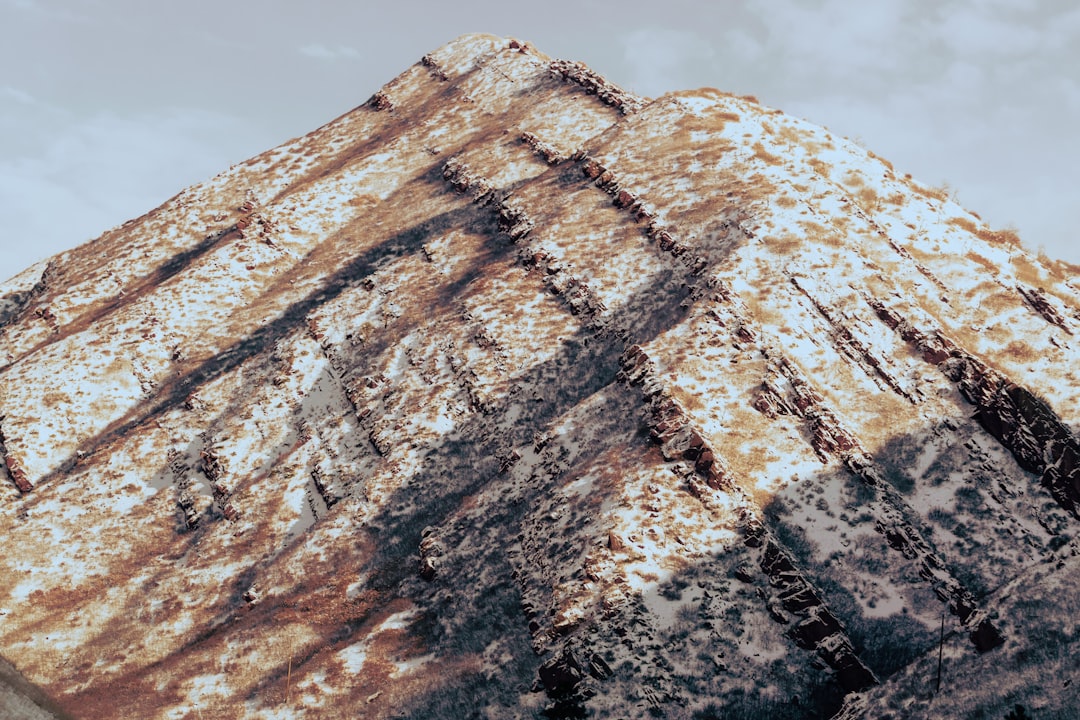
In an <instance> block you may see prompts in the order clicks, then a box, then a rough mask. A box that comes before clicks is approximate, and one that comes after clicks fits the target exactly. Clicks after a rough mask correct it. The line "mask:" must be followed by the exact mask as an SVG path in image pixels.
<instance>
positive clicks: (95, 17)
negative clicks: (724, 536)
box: [0, 0, 1080, 279]
mask: <svg viewBox="0 0 1080 720" xmlns="http://www.w3.org/2000/svg"><path fill="white" fill-rule="evenodd" d="M468 32H488V33H492V34H495V35H501V36H509V37H517V38H520V39H522V40H526V41H529V42H531V43H532V44H533V45H535V46H536V47H537V48H538V49H540V50H542V51H543V52H545V53H547V54H549V55H552V56H555V57H561V58H566V59H570V60H582V61H584V62H586V63H587V64H588V65H589V66H590V67H592V68H593V69H594V70H596V71H597V72H599V73H601V74H602V75H604V76H605V77H607V78H608V79H609V80H611V81H613V82H615V83H617V84H620V85H622V86H624V87H626V88H627V89H630V90H633V91H635V92H637V93H639V94H643V95H647V96H652V97H655V96H657V95H660V94H662V93H664V92H666V91H673V90H681V89H692V88H698V87H715V88H719V89H721V90H725V91H729V92H733V93H736V94H752V95H755V96H756V97H757V98H758V99H759V100H760V101H761V102H762V103H764V104H766V105H770V106H772V107H776V108H779V109H781V110H784V111H785V112H787V113H789V114H792V115H796V116H799V117H803V118H806V119H808V120H810V121H812V122H815V123H817V124H820V125H824V126H826V127H828V128H829V129H830V130H832V131H834V132H836V133H839V134H841V135H844V136H847V137H849V138H851V139H853V140H855V141H857V142H859V143H860V144H861V145H863V146H864V147H866V148H867V149H870V150H872V151H874V152H875V153H876V154H878V155H880V156H882V157H884V158H887V159H888V160H890V161H891V162H892V163H893V164H894V165H895V166H896V169H897V170H898V171H899V172H909V173H911V174H912V175H914V176H915V178H916V179H918V180H920V181H922V182H924V183H927V184H930V185H934V186H941V185H948V187H949V188H951V189H952V191H953V193H954V197H955V198H956V199H957V200H958V201H959V202H960V203H961V204H963V205H964V206H965V207H967V208H968V209H970V210H974V211H975V212H977V213H979V214H980V215H981V216H982V217H983V219H984V220H986V221H987V222H988V223H989V224H990V225H991V226H993V227H995V228H1001V227H1011V228H1014V229H1016V230H1018V232H1019V234H1020V237H1021V238H1022V239H1023V240H1024V242H1025V243H1026V244H1027V245H1028V246H1029V247H1031V248H1032V249H1035V250H1045V252H1046V253H1047V254H1049V255H1051V256H1053V257H1058V258H1062V259H1066V260H1069V261H1070V262H1073V263H1080V230H1078V229H1077V228H1080V183H1078V182H1077V172H1078V170H1077V169H1078V168H1080V132H1078V130H1077V128H1080V3H1076V2H1075V0H954V1H950V0H874V2H866V1H865V0H861V1H860V0H741V1H735V0H730V1H729V0H712V2H702V1H700V0H696V1H688V0H660V1H656V0H654V1H653V2H643V1H640V0H623V1H622V2H611V1H610V0H606V1H603V2H600V1H594V0H570V1H564V0H534V1H533V2H529V3H514V2H509V1H508V0H502V1H501V2H489V1H480V0H454V1H453V2H451V1H448V0H444V1H443V2H438V3H435V2H427V1H425V2H415V1H414V2H388V1H386V0H380V2H367V1H366V0H351V1H349V0H337V1H331V0H306V1H304V2H300V1H298V0H288V1H287V0H263V1H262V2H259V3H255V2H251V0H185V2H182V3H150V2H145V0H0V279H3V278H7V277H9V276H11V275H14V274H15V273H17V272H19V271H20V270H21V269H23V268H24V267H26V266H28V265H30V264H31V263H33V262H36V261H37V260H40V259H42V258H45V257H47V256H49V255H52V254H54V253H56V252H59V251H61V250H64V249H67V248H69V247H73V246H75V245H78V244H81V243H83V242H85V241H87V240H90V239H92V238H94V237H96V236H97V235H99V234H101V233H102V232H104V231H105V230H107V229H108V228H110V227H113V226H115V225H119V224H120V223H122V222H124V221H125V220H127V219H130V218H133V217H137V216H139V215H141V214H143V213H144V212H146V211H148V210H150V209H152V208H154V207H156V206H157V205H159V204H161V203H162V202H163V201H165V200H167V199H168V198H169V197H171V196H172V195H174V194H176V193H177V192H179V191H180V190H181V189H183V188H184V187H187V186H188V185H191V184H193V183H196V182H199V181H201V180H205V179H207V178H209V177H211V176H213V175H215V174H216V173H218V172H220V171H221V170H224V169H225V168H227V167H228V166H229V165H231V164H233V163H236V162H239V161H241V160H244V159H246V158H248V157H251V156H253V155H256V154H258V153H259V152H262V151H263V150H266V149H269V148H271V147H274V146H276V145H278V144H280V143H282V142H284V141H286V140H289V139H291V138H293V137H296V136H299V135H303V134H305V133H307V132H309V131H311V130H314V129H315V128H317V127H319V126H320V125H322V124H324V123H326V122H328V121H329V120H331V119H333V118H334V117H336V116H338V115H340V114H342V113H344V112H346V111H348V110H350V109H352V108H354V107H356V106H357V105H360V104H361V103H363V102H364V101H365V100H367V98H368V97H370V96H371V94H372V93H373V92H374V91H375V90H377V89H378V88H379V87H380V86H381V85H383V84H384V83H386V82H388V81H389V80H391V79H392V78H393V77H394V76H395V75H397V74H398V73H400V72H401V71H403V70H404V69H405V68H407V67H408V66H410V65H411V64H413V63H415V62H416V61H417V60H419V59H420V57H421V56H422V55H424V54H425V53H426V52H429V51H431V50H433V49H435V48H437V47H439V46H440V45H442V44H444V43H446V42H447V41H449V40H451V39H453V38H454V37H456V36H458V35H461V34H463V33H468Z"/></svg>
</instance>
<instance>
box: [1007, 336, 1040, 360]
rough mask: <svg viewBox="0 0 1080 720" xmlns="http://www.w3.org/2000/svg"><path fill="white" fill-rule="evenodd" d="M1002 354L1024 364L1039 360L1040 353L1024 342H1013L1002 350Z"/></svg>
mask: <svg viewBox="0 0 1080 720" xmlns="http://www.w3.org/2000/svg"><path fill="white" fill-rule="evenodd" d="M1001 353H1002V355H1004V356H1005V357H1007V358H1009V359H1011V360H1015V361H1016V362H1022V363H1033V362H1036V361H1038V359H1039V353H1038V352H1037V351H1036V350H1035V349H1034V348H1032V347H1031V346H1030V345H1028V344H1027V343H1026V342H1024V341H1022V340H1013V341H1012V342H1011V343H1009V344H1008V345H1006V346H1005V347H1004V348H1002V351H1001Z"/></svg>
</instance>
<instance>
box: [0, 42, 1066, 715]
mask: <svg viewBox="0 0 1080 720" xmlns="http://www.w3.org/2000/svg"><path fill="white" fill-rule="evenodd" d="M1078 270H1080V268H1077V267H1075V266H1070V265H1067V264H1065V263H1062V262H1057V261H1053V260H1051V259H1049V258H1045V257H1035V256H1033V255H1032V254H1031V253H1030V252H1028V251H1027V250H1026V249H1025V248H1024V247H1022V246H1021V245H1019V244H1018V242H1017V241H1016V238H1015V236H1013V235H1011V234H1009V233H1007V232H995V231H992V230H990V229H988V228H986V227H985V226H984V225H983V224H982V222H981V221H980V220H979V219H978V217H977V216H975V215H973V214H972V213H970V212H968V211H966V210H964V209H963V208H961V207H959V206H958V205H956V204H955V203H954V202H953V201H952V200H951V199H950V198H949V197H948V196H947V195H945V194H944V193H942V192H940V191H937V190H934V189H932V188H927V187H925V186H923V185H920V184H919V183H917V182H916V181H914V180H912V179H911V178H910V177H908V176H905V175H902V174H899V173H897V172H896V171H895V170H894V169H893V167H892V166H891V165H890V164H889V163H888V162H886V161H884V160H882V159H880V158H878V157H876V156H875V155H873V154H872V153H869V152H867V151H865V150H864V149H862V148H860V147H858V146H857V145H854V144H853V143H851V142H849V141H847V140H845V139H843V138H839V137H836V136H834V135H832V134H831V133H829V132H828V131H826V130H824V129H822V128H820V127H816V126H814V125H811V124H809V123H807V122H804V121H802V120H798V119H795V118H792V117H789V116H787V115H785V114H783V113H782V112H780V111H777V110H773V109H770V108H767V107H763V106H762V105H760V104H758V103H757V102H756V101H755V100H753V99H752V98H740V97H735V96H732V95H729V94H726V93H722V92H718V91H715V90H697V91H691V92H677V93H672V94H668V95H664V96H663V97H660V98H657V99H653V100H650V99H647V98H641V97H637V96H635V95H634V94H632V93H630V92H627V91H625V90H623V89H621V88H619V87H617V86H615V85H613V84H612V83H610V82H608V81H607V80H605V79H604V78H603V77H601V76H600V75H599V74H597V73H595V72H594V71H592V70H590V69H589V68H587V67H585V66H584V65H582V64H580V63H571V62H566V61H562V60H553V59H551V58H549V57H547V56H545V55H544V54H543V53H541V52H539V51H538V50H536V49H535V48H533V47H532V46H530V45H529V44H528V43H523V42H520V41H516V40H506V39H500V38H495V37H491V36H481V35H476V36H466V37H462V38H459V39H458V40H455V41H453V42H451V43H450V44H448V45H446V46H444V47H443V48H440V49H439V50H437V51H435V52H432V53H430V54H428V55H425V56H424V57H423V58H422V59H421V60H420V61H419V62H417V63H416V64H415V65H414V66H413V67H411V68H409V69H408V70H406V71H405V72H404V73H402V74H401V75H400V76H398V77H397V78H396V79H394V80H393V81H392V82H390V83H389V84H387V85H386V86H385V87H383V88H382V89H381V90H380V91H379V92H377V93H376V94H375V95H374V96H373V97H372V98H371V99H370V100H369V101H367V102H365V103H364V104H363V105H361V106H360V107H358V108H356V109H355V110H353V111H351V112H349V113H347V114H345V115H343V116H342V117H340V118H338V119H337V120H334V121H333V122H331V123H329V124H328V125H326V126H324V127H323V128H320V129H319V130H316V131H315V132H313V133H311V134H309V135H307V136H305V137H302V138H299V139H297V140H294V141H292V142H289V143H287V144H285V145H283V146H281V147H279V148H276V149H273V150H270V151H268V152H266V153H264V154H262V155H260V156H258V157H256V158H253V159H252V160H250V161H248V162H245V163H242V164H239V165H236V166H234V167H232V168H230V169H229V170H227V171H225V172H223V173H222V174H220V175H218V176H217V177H215V178H213V179H211V180H209V181H207V182H205V183H203V184H200V185H196V186H194V187H191V188H189V189H187V190H185V191H183V192H181V193H180V194H179V195H177V196H176V197H174V198H172V199H171V200H169V201H168V202H166V203H165V204H164V205H162V206H161V207H159V208H157V209H155V210H153V211H151V212H149V213H147V214H146V215H144V216H142V217H140V218H137V219H135V220H132V221H129V222H128V223H125V224H124V225H122V226H120V227H118V228H116V229H114V230H111V231H109V232H107V233H105V234H104V235H103V236H102V237H100V238H98V239H97V240H94V241H93V242H91V243H88V244H87V245H84V246H83V247H80V248H78V249H76V250H72V251H70V252H67V253H63V254H61V255H59V256H57V257H54V258H52V259H51V260H50V261H49V262H48V263H47V264H44V265H42V266H37V267H35V268H30V269H29V270H27V271H26V272H24V273H22V274H20V275H16V276H15V277H14V278H12V279H10V280H8V281H7V282H6V283H4V284H3V285H0V457H2V462H0V539H2V540H3V542H4V546H5V552H4V554H3V556H2V557H0V578H2V579H3V582H2V583H0V654H3V655H4V656H5V657H7V658H8V659H10V660H11V661H12V662H13V663H14V664H15V665H16V666H17V667H18V668H19V669H20V670H21V671H22V672H23V673H24V674H25V675H26V676H27V677H28V678H29V679H30V680H31V681H32V682H34V683H36V684H37V685H40V686H41V687H43V688H45V689H46V690H47V691H48V692H49V693H50V694H51V695H52V696H53V697H54V698H56V699H57V701H58V702H59V704H60V705H61V706H62V707H64V708H66V709H67V710H68V711H69V712H71V713H72V714H73V715H76V716H77V717H80V718H87V719H88V720H89V719H94V718H115V717H141V718H177V717H193V718H207V719H209V718H215V717H216V718H329V717H343V718H344V717H349V718H352V717H369V718H425V719H428V718H536V717H547V718H576V717H665V718H698V719H705V718H717V717H748V718H750V717H763V718H764V717H768V718H807V717H831V716H833V715H835V714H838V713H839V714H840V715H841V716H842V717H845V718H856V717H867V718H885V717H895V718H901V717H904V718H907V717H929V716H935V717H943V716H955V715H957V714H959V713H960V712H961V709H962V710H963V712H968V711H971V712H976V711H977V712H982V713H985V716H988V717H997V716H1002V715H1004V713H1005V712H1007V711H1008V710H1009V709H1010V708H1013V707H1014V706H1015V704H1017V703H1025V704H1026V705H1027V706H1028V707H1029V708H1032V707H1034V708H1036V709H1040V708H1041V709H1042V710H1044V711H1046V712H1048V713H1050V712H1061V713H1066V714H1067V713H1068V712H1069V711H1071V710H1076V709H1077V708H1080V701H1078V698H1077V690H1076V687H1077V686H1074V684H1072V683H1070V682H1069V680H1070V677H1071V675H1075V671H1076V667H1075V661H1074V660H1073V659H1072V658H1073V657H1076V656H1077V652H1076V651H1077V650H1078V649H1080V648H1077V642H1078V641H1080V625H1078V624H1077V622H1076V617H1077V614H1078V613H1077V612H1076V611H1077V610H1080V608H1078V607H1076V606H1077V605H1078V604H1080V603H1078V601H1077V600H1076V599H1075V596H1076V593H1075V587H1076V584H1075V583H1076V581H1077V580H1078V579H1080V560H1078V559H1077V558H1076V555H1077V545H1076V543H1075V542H1074V540H1073V538H1074V537H1075V535H1076V531H1077V529H1078V527H1080V440H1078V434H1077V433H1078V431H1080V404H1078V402H1077V398H1078V397H1080V393H1078V389H1080V352H1078V347H1080V345H1078V344H1077V342H1078V341H1077V334H1078V333H1080V285H1078V282H1080V281H1078V280H1077V274H1078ZM1070 593H1071V595H1070ZM943 618H944V619H943ZM942 627H944V641H942V640H941V628H942ZM939 652H940V653H941V654H942V655H943V657H945V658H946V662H945V663H944V667H945V668H946V672H945V676H944V677H943V679H942V682H941V688H940V690H939V691H937V692H936V693H935V680H936V675H935V672H936V670H935V666H934V663H935V662H936V659H937V657H938V653H939ZM950 713H953V715H950Z"/></svg>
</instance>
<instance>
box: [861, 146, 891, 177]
mask: <svg viewBox="0 0 1080 720" xmlns="http://www.w3.org/2000/svg"><path fill="white" fill-rule="evenodd" d="M866 154H867V155H869V156H870V157H872V158H874V159H875V160H877V161H878V162H880V163H881V164H882V165H884V166H885V167H887V168H889V170H891V171H893V172H896V168H894V167H893V164H892V163H891V162H889V161H888V160H886V159H885V158H883V157H879V156H878V155H876V154H875V153H873V152H872V151H870V150H867V151H866Z"/></svg>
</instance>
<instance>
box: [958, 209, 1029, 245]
mask: <svg viewBox="0 0 1080 720" xmlns="http://www.w3.org/2000/svg"><path fill="white" fill-rule="evenodd" d="M948 222H949V224H950V225H955V226H956V227H959V228H963V229H964V230H967V231H968V232H969V233H971V234H972V235H975V236H976V237H978V238H979V239H980V240H984V241H986V242H988V243H990V244H991V245H1006V246H1008V247H1014V248H1019V247H1021V246H1022V243H1021V242H1020V236H1019V235H1018V234H1017V232H1016V229H1015V228H1005V229H1003V230H991V229H990V228H988V227H979V226H977V225H976V224H975V223H973V222H971V221H970V220H968V219H967V218H962V217H954V218H949V221H948Z"/></svg>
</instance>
